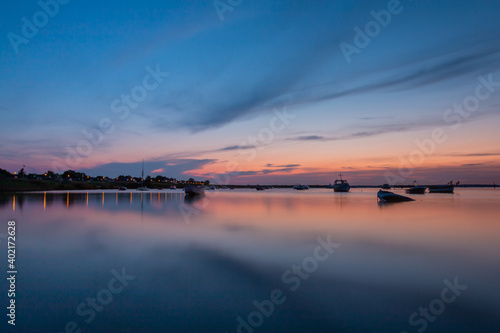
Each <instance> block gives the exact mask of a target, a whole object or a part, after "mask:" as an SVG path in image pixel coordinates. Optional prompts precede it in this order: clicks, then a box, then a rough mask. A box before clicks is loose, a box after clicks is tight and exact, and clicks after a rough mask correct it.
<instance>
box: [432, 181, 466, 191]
mask: <svg viewBox="0 0 500 333" xmlns="http://www.w3.org/2000/svg"><path fill="white" fill-rule="evenodd" d="M458 184H460V182H457V183H456V184H453V182H449V183H448V184H446V185H431V186H429V193H453V192H454V190H455V186H456V185H458Z"/></svg>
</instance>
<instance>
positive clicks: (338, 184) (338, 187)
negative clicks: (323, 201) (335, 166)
mask: <svg viewBox="0 0 500 333" xmlns="http://www.w3.org/2000/svg"><path fill="white" fill-rule="evenodd" d="M350 190H351V185H349V183H348V182H347V180H345V179H342V174H340V179H337V180H336V181H335V183H334V184H333V191H334V192H349V191H350Z"/></svg>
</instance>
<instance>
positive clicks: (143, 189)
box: [137, 159, 149, 192]
mask: <svg viewBox="0 0 500 333" xmlns="http://www.w3.org/2000/svg"><path fill="white" fill-rule="evenodd" d="M141 179H142V182H141V186H140V187H139V188H137V191H143V192H144V191H149V188H147V187H146V186H144V159H143V160H142V174H141Z"/></svg>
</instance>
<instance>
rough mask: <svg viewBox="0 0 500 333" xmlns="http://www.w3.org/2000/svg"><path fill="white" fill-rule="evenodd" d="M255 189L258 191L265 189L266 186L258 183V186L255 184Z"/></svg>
mask: <svg viewBox="0 0 500 333" xmlns="http://www.w3.org/2000/svg"><path fill="white" fill-rule="evenodd" d="M255 189H256V190H257V191H264V190H265V189H266V188H265V187H264V186H260V185H257V186H255Z"/></svg>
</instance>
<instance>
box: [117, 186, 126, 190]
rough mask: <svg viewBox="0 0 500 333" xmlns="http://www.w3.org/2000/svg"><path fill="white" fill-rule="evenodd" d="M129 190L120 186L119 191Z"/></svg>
mask: <svg viewBox="0 0 500 333" xmlns="http://www.w3.org/2000/svg"><path fill="white" fill-rule="evenodd" d="M126 190H127V188H126V187H125V186H120V187H118V191H126Z"/></svg>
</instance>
